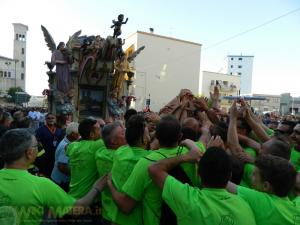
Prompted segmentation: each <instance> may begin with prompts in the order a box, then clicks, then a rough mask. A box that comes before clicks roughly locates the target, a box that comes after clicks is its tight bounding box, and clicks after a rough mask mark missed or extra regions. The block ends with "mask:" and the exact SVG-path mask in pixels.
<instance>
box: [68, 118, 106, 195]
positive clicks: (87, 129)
mask: <svg viewBox="0 0 300 225" xmlns="http://www.w3.org/2000/svg"><path fill="white" fill-rule="evenodd" d="M78 132H79V134H80V136H81V139H80V140H79V141H76V142H73V143H71V144H69V146H68V147H67V152H66V155H67V156H68V157H69V165H70V171H71V180H70V191H69V194H70V195H71V196H73V197H74V198H76V199H79V198H81V197H82V196H84V195H85V194H86V193H87V192H88V191H89V190H90V188H91V186H92V185H93V183H94V182H95V181H96V180H97V179H98V173H97V168H96V161H95V153H96V151H97V150H98V149H102V148H103V147H104V143H103V141H102V140H101V139H100V125H99V123H98V122H97V120H94V119H84V120H82V121H81V122H80V124H79V127H78Z"/></svg>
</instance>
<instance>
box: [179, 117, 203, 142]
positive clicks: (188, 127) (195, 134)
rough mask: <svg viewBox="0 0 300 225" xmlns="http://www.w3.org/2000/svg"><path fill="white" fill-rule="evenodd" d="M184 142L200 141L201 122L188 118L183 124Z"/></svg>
mask: <svg viewBox="0 0 300 225" xmlns="http://www.w3.org/2000/svg"><path fill="white" fill-rule="evenodd" d="M181 131H182V140H185V139H191V140H193V141H198V140H199V138H200V126H199V122H198V121H197V120H196V119H195V118H193V117H188V118H186V119H185V120H184V121H183V122H182V130H181Z"/></svg>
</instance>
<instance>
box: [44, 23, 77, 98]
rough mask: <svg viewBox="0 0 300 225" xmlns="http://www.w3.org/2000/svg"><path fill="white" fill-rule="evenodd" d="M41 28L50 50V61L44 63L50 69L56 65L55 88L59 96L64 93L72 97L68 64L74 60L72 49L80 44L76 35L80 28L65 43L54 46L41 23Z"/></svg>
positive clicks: (71, 83)
mask: <svg viewBox="0 0 300 225" xmlns="http://www.w3.org/2000/svg"><path fill="white" fill-rule="evenodd" d="M41 28H42V31H43V34H44V37H45V41H46V43H47V46H48V48H49V50H50V51H51V52H52V57H51V62H46V64H47V66H48V68H49V69H50V71H51V70H52V69H53V67H54V66H56V89H57V90H58V91H59V93H60V95H61V97H63V96H64V95H67V96H69V97H72V93H73V82H72V78H71V73H70V66H71V64H72V63H73V62H74V56H73V54H72V50H73V49H74V48H76V47H77V46H80V41H79V39H78V37H79V35H80V34H81V30H80V31H77V32H75V33H74V34H73V35H72V36H71V37H69V40H68V42H67V44H65V43H64V42H60V43H59V44H58V45H57V47H56V44H55V42H54V40H53V38H52V36H51V35H50V33H49V32H48V30H47V29H46V28H45V27H44V26H43V25H41ZM62 99H63V98H62Z"/></svg>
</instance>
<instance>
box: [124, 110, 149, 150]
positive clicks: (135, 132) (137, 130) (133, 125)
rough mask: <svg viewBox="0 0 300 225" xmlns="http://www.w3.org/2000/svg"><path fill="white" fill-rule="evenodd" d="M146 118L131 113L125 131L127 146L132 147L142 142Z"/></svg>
mask: <svg viewBox="0 0 300 225" xmlns="http://www.w3.org/2000/svg"><path fill="white" fill-rule="evenodd" d="M145 126H146V120H145V118H144V116H143V115H133V116H131V117H130V119H129V120H128V122H127V127H126V131H125V136H126V141H127V143H128V145H129V146H131V147H134V146H137V145H138V144H139V143H143V137H144V131H145Z"/></svg>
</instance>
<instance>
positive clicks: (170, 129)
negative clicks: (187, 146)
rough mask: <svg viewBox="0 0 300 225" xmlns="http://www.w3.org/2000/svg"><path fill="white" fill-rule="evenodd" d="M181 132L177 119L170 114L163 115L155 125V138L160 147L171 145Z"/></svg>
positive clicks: (176, 140)
mask: <svg viewBox="0 0 300 225" xmlns="http://www.w3.org/2000/svg"><path fill="white" fill-rule="evenodd" d="M180 134H181V126H180V124H179V121H178V120H177V119H176V118H175V117H174V116H172V115H167V116H164V117H162V118H161V119H160V121H159V122H158V124H157V126H156V133H155V135H156V138H157V140H158V141H159V144H160V146H161V147H173V146H174V145H175V144H177V142H178V140H179V138H180Z"/></svg>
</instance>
